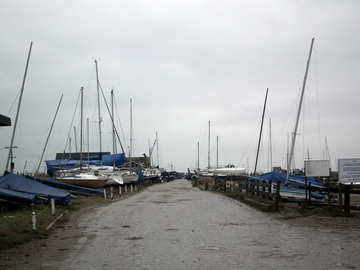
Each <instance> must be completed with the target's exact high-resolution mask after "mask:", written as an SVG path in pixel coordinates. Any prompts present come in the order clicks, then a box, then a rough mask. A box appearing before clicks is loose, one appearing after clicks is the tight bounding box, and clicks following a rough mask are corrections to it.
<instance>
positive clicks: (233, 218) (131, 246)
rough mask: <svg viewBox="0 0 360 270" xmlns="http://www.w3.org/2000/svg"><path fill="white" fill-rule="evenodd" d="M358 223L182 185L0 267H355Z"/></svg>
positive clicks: (6, 256)
mask: <svg viewBox="0 0 360 270" xmlns="http://www.w3.org/2000/svg"><path fill="white" fill-rule="evenodd" d="M359 236H360V224H359V219H353V218H318V217H301V216H298V215H292V214H284V213H263V212H260V211H257V210H255V209H253V208H251V207H249V206H247V205H246V204H243V203H241V202H239V201H235V200H232V199H230V198H227V197H225V196H221V195H219V194H214V193H212V192H206V191H201V190H199V189H198V188H194V187H192V186H191V184H190V182H188V181H187V180H175V181H173V182H170V183H164V184H160V185H155V186H152V187H149V188H147V189H146V190H144V191H142V192H141V193H139V194H136V195H134V196H131V197H129V198H127V199H125V200H121V201H117V202H114V203H111V204H110V205H107V206H104V207H100V208H97V209H92V210H91V211H86V212H83V213H80V214H78V215H74V216H73V217H72V218H71V220H70V221H69V222H68V223H67V224H66V225H65V226H62V227H58V228H57V231H56V232H54V234H53V235H52V236H51V237H50V238H49V239H46V240H38V241H35V242H33V243H29V244H26V245H24V246H21V247H19V248H17V249H12V250H9V251H6V252H3V253H1V255H0V269H306V268H310V269H358V268H359V263H358V258H357V257H358V254H359V251H360V238H359Z"/></svg>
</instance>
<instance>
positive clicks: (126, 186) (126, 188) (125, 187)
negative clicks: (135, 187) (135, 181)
mask: <svg viewBox="0 0 360 270" xmlns="http://www.w3.org/2000/svg"><path fill="white" fill-rule="evenodd" d="M125 194H127V185H125Z"/></svg>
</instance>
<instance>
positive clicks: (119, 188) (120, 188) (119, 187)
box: [119, 185, 121, 196]
mask: <svg viewBox="0 0 360 270" xmlns="http://www.w3.org/2000/svg"><path fill="white" fill-rule="evenodd" d="M119 195H120V196H121V186H120V185H119Z"/></svg>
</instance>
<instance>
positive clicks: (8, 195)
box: [0, 188, 36, 204]
mask: <svg viewBox="0 0 360 270" xmlns="http://www.w3.org/2000/svg"><path fill="white" fill-rule="evenodd" d="M0 199H3V200H6V201H12V202H18V203H25V204H33V203H35V202H36V196H35V195H34V194H30V193H24V192H19V191H14V190H10V189H7V188H0Z"/></svg>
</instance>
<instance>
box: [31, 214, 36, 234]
mask: <svg viewBox="0 0 360 270" xmlns="http://www.w3.org/2000/svg"><path fill="white" fill-rule="evenodd" d="M32 229H33V230H34V231H36V215H35V212H32Z"/></svg>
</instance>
